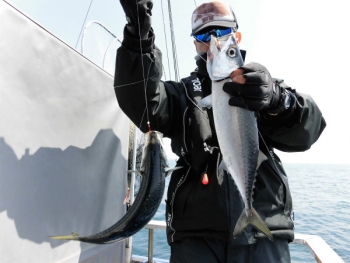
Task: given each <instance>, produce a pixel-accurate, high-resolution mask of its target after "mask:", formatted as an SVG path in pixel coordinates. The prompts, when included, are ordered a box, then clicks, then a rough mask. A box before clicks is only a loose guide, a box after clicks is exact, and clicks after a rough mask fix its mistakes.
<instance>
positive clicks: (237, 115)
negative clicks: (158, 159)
mask: <svg viewBox="0 0 350 263" xmlns="http://www.w3.org/2000/svg"><path fill="white" fill-rule="evenodd" d="M207 57H208V61H207V69H208V73H209V75H210V77H211V79H212V95H211V96H210V97H206V98H204V99H203V100H202V101H201V102H200V103H199V104H200V105H199V106H202V107H203V106H205V107H210V106H212V107H213V115H214V123H215V129H216V132H217V137H218V141H219V146H220V150H221V153H222V155H223V161H224V165H223V166H222V167H225V170H227V171H228V172H229V173H230V174H231V176H232V178H233V179H234V181H235V183H236V185H237V188H238V190H239V192H240V194H241V196H242V199H243V201H244V205H245V209H244V210H243V212H242V214H241V216H240V218H239V219H238V221H237V224H236V226H235V228H234V232H233V235H234V236H237V235H239V234H240V233H242V232H243V230H244V229H245V228H246V227H247V226H248V225H250V224H251V225H252V226H253V227H255V228H256V229H257V230H258V231H260V232H262V233H263V234H265V235H266V236H267V237H268V238H269V239H271V240H272V239H273V238H272V234H271V232H270V230H269V228H268V227H267V225H266V224H265V222H264V221H263V220H262V219H261V217H260V216H259V214H258V213H257V212H256V211H255V209H254V208H253V206H252V203H253V198H252V196H253V188H254V182H255V175H256V169H257V162H258V155H259V140H258V128H257V123H256V119H255V116H254V113H253V112H251V111H249V110H246V109H243V108H239V107H232V106H230V105H229V104H228V100H229V98H230V96H229V95H228V94H227V93H226V92H224V91H223V89H222V88H223V85H224V83H226V82H228V81H231V79H230V78H228V77H229V75H230V73H231V72H232V71H233V70H235V69H237V68H239V67H240V66H242V65H243V59H242V56H241V53H240V50H239V48H238V45H237V43H236V41H235V38H234V36H233V35H227V36H223V37H220V38H215V37H213V36H212V38H211V42H210V48H209V52H208V56H207Z"/></svg>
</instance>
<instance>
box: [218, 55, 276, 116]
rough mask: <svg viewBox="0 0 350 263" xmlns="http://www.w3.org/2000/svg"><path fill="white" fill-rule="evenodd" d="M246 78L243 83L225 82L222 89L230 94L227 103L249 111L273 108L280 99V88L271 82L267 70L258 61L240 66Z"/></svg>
mask: <svg viewBox="0 0 350 263" xmlns="http://www.w3.org/2000/svg"><path fill="white" fill-rule="evenodd" d="M241 69H243V70H244V72H243V76H244V77H245V79H246V82H245V83H244V84H239V83H235V82H226V83H225V84H224V87H223V90H224V91H225V92H227V93H228V94H230V95H232V97H231V98H230V100H229V102H228V103H229V105H231V106H237V107H241V108H245V109H246V108H248V109H249V110H251V111H261V110H266V111H267V112H269V111H270V110H274V109H276V108H277V107H278V105H279V102H280V99H281V88H280V87H279V86H278V85H275V83H273V82H272V79H271V75H270V73H269V72H268V70H267V69H266V68H265V67H264V66H263V65H260V64H258V63H254V62H252V63H248V64H246V65H244V66H242V67H241Z"/></svg>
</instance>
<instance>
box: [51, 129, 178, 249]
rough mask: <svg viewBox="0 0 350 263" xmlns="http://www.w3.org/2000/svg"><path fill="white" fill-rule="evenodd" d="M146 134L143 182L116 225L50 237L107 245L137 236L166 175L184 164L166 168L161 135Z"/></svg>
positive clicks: (158, 200) (160, 193) (151, 212)
mask: <svg viewBox="0 0 350 263" xmlns="http://www.w3.org/2000/svg"><path fill="white" fill-rule="evenodd" d="M146 136H147V138H146V142H145V146H144V149H143V153H142V161H141V166H140V170H139V171H135V172H137V173H139V174H141V175H142V181H141V185H140V189H139V192H138V194H137V196H136V198H135V201H134V203H133V204H132V206H131V207H130V209H129V210H128V211H127V213H126V214H125V215H124V216H123V217H122V218H121V219H120V220H119V221H118V222H117V223H115V224H114V225H113V226H111V227H109V228H108V229H106V230H104V231H102V232H100V233H97V234H94V235H90V236H80V235H79V234H78V233H76V232H73V233H72V234H71V235H69V236H51V237H50V238H52V239H57V240H76V241H81V242H87V243H94V244H108V243H113V242H118V241H121V240H124V239H126V238H128V237H130V236H132V235H134V234H135V233H137V232H138V231H140V230H141V229H142V228H143V227H144V226H145V225H146V224H147V223H148V222H149V221H150V220H151V219H152V218H153V216H154V214H155V213H156V212H157V210H158V207H159V205H160V203H161V201H162V198H163V194H164V188H165V177H166V176H167V175H169V174H170V173H171V172H172V171H174V170H177V169H180V168H181V167H176V168H175V169H172V170H166V168H167V167H168V163H167V157H166V154H165V151H164V148H163V143H162V134H161V133H159V132H157V131H150V132H149V133H147V134H146Z"/></svg>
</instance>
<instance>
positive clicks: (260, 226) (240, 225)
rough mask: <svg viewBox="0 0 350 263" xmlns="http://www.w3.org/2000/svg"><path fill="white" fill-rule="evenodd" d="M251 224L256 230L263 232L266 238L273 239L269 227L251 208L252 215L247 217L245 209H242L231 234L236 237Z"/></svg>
mask: <svg viewBox="0 0 350 263" xmlns="http://www.w3.org/2000/svg"><path fill="white" fill-rule="evenodd" d="M248 225H252V226H253V227H254V228H255V229H256V230H258V231H259V232H261V233H263V234H264V235H265V236H266V237H267V238H268V239H270V240H271V241H272V240H273V237H272V234H271V232H270V229H269V228H268V227H267V225H266V223H265V222H264V221H263V220H262V219H261V217H260V216H259V214H258V212H256V210H255V209H254V208H252V215H251V216H250V217H247V214H246V212H245V210H243V212H242V214H241V216H240V217H239V219H238V221H237V224H236V226H235V229H234V231H233V235H234V236H235V237H236V236H238V235H239V234H241V233H242V232H243V230H244V229H245V228H246V227H247V226H248Z"/></svg>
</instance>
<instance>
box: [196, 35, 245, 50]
mask: <svg viewBox="0 0 350 263" xmlns="http://www.w3.org/2000/svg"><path fill="white" fill-rule="evenodd" d="M234 35H235V38H236V42H237V44H239V43H240V42H241V38H242V34H241V32H235V33H234ZM193 43H194V45H195V47H196V51H197V54H201V53H207V52H208V50H209V45H210V41H208V42H200V41H197V40H194V41H193Z"/></svg>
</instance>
